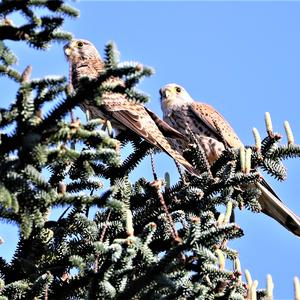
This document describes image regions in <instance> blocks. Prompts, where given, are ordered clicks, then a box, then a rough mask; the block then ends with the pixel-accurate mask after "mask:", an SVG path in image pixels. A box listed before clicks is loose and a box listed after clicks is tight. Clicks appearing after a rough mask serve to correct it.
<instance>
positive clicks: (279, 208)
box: [257, 180, 300, 237]
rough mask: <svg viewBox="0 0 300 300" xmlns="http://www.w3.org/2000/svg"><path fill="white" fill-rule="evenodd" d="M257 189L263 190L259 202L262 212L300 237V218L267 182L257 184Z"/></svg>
mask: <svg viewBox="0 0 300 300" xmlns="http://www.w3.org/2000/svg"><path fill="white" fill-rule="evenodd" d="M257 187H258V188H259V189H260V190H261V196H260V197H259V199H258V201H259V203H260V205H261V207H262V212H263V213H265V214H266V215H268V216H270V217H271V218H273V219H275V220H276V221H277V222H279V223H280V224H281V225H282V226H284V227H285V228H286V229H287V230H289V231H291V232H292V233H294V234H295V235H297V236H299V237H300V218H299V217H298V216H297V215H296V214H295V213H294V212H292V211H291V210H290V209H289V208H288V207H287V206H286V205H285V204H284V203H283V202H282V201H281V200H280V199H279V197H276V196H275V195H276V194H275V192H274V191H273V190H272V188H271V187H270V186H269V185H268V183H267V182H266V181H265V180H263V181H262V182H261V183H257Z"/></svg>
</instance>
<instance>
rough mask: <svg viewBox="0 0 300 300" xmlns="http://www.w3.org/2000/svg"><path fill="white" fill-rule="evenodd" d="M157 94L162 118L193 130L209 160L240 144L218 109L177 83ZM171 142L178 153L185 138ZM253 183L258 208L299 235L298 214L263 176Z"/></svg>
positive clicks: (183, 129) (187, 132) (184, 130)
mask: <svg viewBox="0 0 300 300" xmlns="http://www.w3.org/2000/svg"><path fill="white" fill-rule="evenodd" d="M160 95H161V107H162V110H163V114H164V117H163V119H164V121H166V123H168V124H169V125H170V126H172V127H173V128H175V129H176V130H178V131H179V132H180V133H182V134H185V135H186V136H190V134H191V132H193V134H194V136H195V137H196V139H197V140H198V142H199V143H200V145H201V146H202V147H203V149H204V151H205V153H206V155H207V159H208V161H209V163H210V164H212V163H213V162H214V161H215V160H216V159H217V158H218V157H219V156H220V154H221V153H222V151H223V150H224V149H225V146H226V147H229V148H239V147H241V146H242V142H241V141H240V140H239V138H238V136H237V135H236V133H235V132H234V130H233V129H232V127H231V126H230V125H229V123H228V122H227V121H226V120H225V119H224V117H223V116H222V115H221V114H220V113H218V112H217V111H216V110H215V109H214V108H213V107H212V106H210V105H208V104H204V103H200V102H196V101H194V100H193V99H192V97H191V96H190V95H189V94H188V92H187V91H186V90H185V89H184V88H183V87H181V86H180V85H178V84H175V83H172V84H168V85H166V86H164V87H163V88H161V89H160ZM170 141H172V140H170ZM173 143H174V145H173V146H174V147H176V149H177V150H178V152H180V153H182V152H183V151H184V149H186V148H187V147H188V142H186V141H184V140H173ZM224 143H225V144H226V145H224ZM257 187H258V188H259V189H260V190H261V192H262V194H261V196H260V198H259V203H260V205H261V207H262V212H264V213H265V214H267V215H269V216H270V217H272V218H273V219H275V220H277V221H278V222H279V223H280V224H282V225H283V226H284V227H285V228H287V229H288V230H290V231H291V232H293V233H294V234H295V235H298V236H300V218H299V217H298V216H297V215H296V214H295V213H294V212H292V211H291V210H290V209H289V208H288V207H286V206H285V205H284V203H283V202H282V201H281V200H280V199H279V197H278V196H277V195H276V193H275V192H274V191H273V189H272V188H271V187H270V186H269V185H268V183H267V182H266V181H265V180H264V179H263V180H262V181H261V182H260V183H257Z"/></svg>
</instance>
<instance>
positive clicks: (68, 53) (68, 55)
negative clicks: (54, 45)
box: [64, 44, 72, 58]
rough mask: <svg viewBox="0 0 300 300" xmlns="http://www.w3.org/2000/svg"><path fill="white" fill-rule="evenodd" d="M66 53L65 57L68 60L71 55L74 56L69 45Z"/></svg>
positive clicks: (65, 49)
mask: <svg viewBox="0 0 300 300" xmlns="http://www.w3.org/2000/svg"><path fill="white" fill-rule="evenodd" d="M64 53H65V56H66V57H67V58H69V57H70V56H71V54H72V48H71V47H70V45H69V44H67V45H65V46H64Z"/></svg>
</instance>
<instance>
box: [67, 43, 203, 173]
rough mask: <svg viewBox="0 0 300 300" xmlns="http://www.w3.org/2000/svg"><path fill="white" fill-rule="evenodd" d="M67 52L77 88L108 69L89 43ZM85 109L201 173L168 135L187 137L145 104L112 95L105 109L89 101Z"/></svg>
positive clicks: (108, 95) (106, 99)
mask: <svg viewBox="0 0 300 300" xmlns="http://www.w3.org/2000/svg"><path fill="white" fill-rule="evenodd" d="M64 52H65V55H66V57H67V59H68V61H69V63H70V70H71V74H70V76H71V79H72V85H73V87H74V89H77V88H78V84H79V80H80V78H82V77H88V78H91V79H95V78H97V77H98V76H99V74H100V73H101V72H103V70H104V63H103V61H102V59H101V57H100V55H99V53H98V51H97V49H96V48H95V46H94V45H93V44H92V43H91V42H89V41H87V40H82V39H74V40H72V41H71V42H69V43H68V44H67V45H65V46H64ZM115 80H119V79H115V78H111V79H109V80H108V81H109V82H114V81H115ZM121 84H123V82H121ZM81 108H82V110H83V111H89V113H90V117H91V118H102V119H108V120H110V122H111V123H112V125H113V127H114V128H115V129H117V130H127V129H130V130H131V131H133V132H135V133H136V134H138V135H139V136H140V137H142V138H144V139H145V140H146V141H148V142H149V143H150V144H152V145H154V146H156V147H158V148H159V149H161V150H163V151H164V152H166V153H167V154H168V155H170V156H171V157H172V158H174V159H175V160H176V161H177V162H178V163H179V164H181V165H182V166H183V167H184V168H185V169H186V170H187V171H189V172H190V173H192V174H194V175H197V174H198V172H197V171H196V170H195V169H194V168H193V166H192V165H191V164H190V163H189V162H187V161H186V160H185V159H184V158H183V157H182V156H181V155H180V154H179V153H178V152H177V151H176V150H174V149H173V148H172V147H171V145H170V144H169V142H168V140H167V139H166V138H165V136H164V135H166V136H169V137H176V138H178V139H179V140H180V139H185V137H184V136H183V135H181V134H180V133H179V132H177V131H176V130H175V129H173V128H171V127H170V126H169V125H167V124H166V123H165V122H164V121H162V120H160V119H159V117H158V116H156V115H155V114H154V113H153V112H151V111H150V110H148V109H146V108H145V107H144V106H143V105H140V104H137V103H134V102H131V101H128V100H127V99H126V96H125V95H124V94H120V93H112V92H108V93H106V94H104V95H103V97H102V105H101V109H99V107H97V106H95V105H93V104H92V103H89V102H88V101H87V100H84V101H83V102H82V104H81Z"/></svg>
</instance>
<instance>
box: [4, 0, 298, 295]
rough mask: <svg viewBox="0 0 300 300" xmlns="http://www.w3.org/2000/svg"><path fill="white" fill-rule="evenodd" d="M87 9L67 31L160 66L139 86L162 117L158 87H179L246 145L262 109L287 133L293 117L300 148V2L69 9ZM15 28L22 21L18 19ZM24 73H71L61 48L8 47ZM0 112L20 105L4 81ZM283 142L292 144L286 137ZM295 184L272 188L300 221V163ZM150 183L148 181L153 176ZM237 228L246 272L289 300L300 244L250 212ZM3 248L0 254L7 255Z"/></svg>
mask: <svg viewBox="0 0 300 300" xmlns="http://www.w3.org/2000/svg"><path fill="white" fill-rule="evenodd" d="M71 3H72V4H73V5H74V6H75V7H77V8H78V9H80V11H81V17H80V19H78V20H69V21H67V23H66V26H65V27H64V29H65V30H68V31H71V32H73V34H74V35H75V37H77V38H85V39H89V40H91V41H92V42H93V43H94V44H95V45H96V47H97V48H98V49H99V51H100V53H101V54H103V46H104V44H105V43H106V42H107V41H109V40H114V41H115V42H116V43H117V45H118V48H119V50H120V52H121V59H122V60H123V61H124V60H133V61H135V60H137V61H140V62H142V63H144V64H146V65H150V66H153V67H154V68H155V70H156V74H155V75H154V76H152V77H151V78H149V79H146V80H144V81H143V83H142V84H140V86H139V88H140V89H142V90H143V91H145V92H147V93H148V94H150V95H151V102H150V103H149V104H148V106H149V107H150V108H151V109H152V110H153V111H155V112H157V113H158V114H159V115H161V110H160V106H159V100H158V99H159V96H158V90H159V88H160V87H161V86H162V85H164V84H166V83H170V82H176V83H179V84H181V85H183V86H185V88H186V89H187V90H188V91H189V92H190V94H191V95H192V96H193V97H194V98H195V99H197V100H199V101H203V102H207V103H210V104H211V105H213V106H215V107H216V108H217V109H218V110H219V111H220V112H221V113H222V114H223V115H224V116H225V117H226V118H227V120H229V121H230V123H231V124H232V126H233V127H234V128H235V130H236V132H237V133H238V134H239V136H240V138H241V139H242V140H243V141H244V143H245V144H252V143H253V138H252V132H251V130H252V127H257V128H258V129H259V131H260V132H261V134H262V135H263V136H264V135H265V133H264V132H265V128H264V112H265V111H269V112H270V113H271V116H272V119H273V124H274V128H275V130H276V131H279V132H282V133H284V130H283V121H284V120H289V121H290V124H291V126H292V129H293V132H294V135H295V138H296V142H298V143H300V122H299V114H300V105H299V103H300V35H299V33H300V21H299V20H300V2H298V3H297V2H271V1H270V2H268V1H266V2H259V1H253V2H242V1H240V2H225V1H221V2H200V1H199V2H196V1H193V2H187V1H185V2H183V1H182V2H175V1H174V2H170V1H168V2H158V1H153V2H137V1H136V2H126V1H122V2H101V1H82V2H71ZM16 22H17V20H16ZM9 45H12V46H13V47H14V49H15V52H16V53H17V54H18V56H19V58H20V61H19V65H18V68H19V69H20V70H21V69H23V68H24V67H25V66H26V65H27V64H32V65H33V77H42V76H45V75H48V74H56V75H59V74H63V75H65V76H67V75H68V66H67V63H66V61H65V59H64V56H63V52H62V45H59V44H55V45H53V46H52V47H51V48H50V49H49V50H48V51H47V52H37V51H35V50H34V49H29V48H28V47H27V46H25V44H22V43H19V44H18V45H17V44H16V43H13V42H10V43H9ZM4 86H5V90H4V92H3V93H2V99H1V102H2V103H1V105H3V106H4V105H5V106H6V105H8V103H9V101H11V99H14V91H13V90H11V89H10V87H13V85H10V84H7V80H6V79H5V78H4V79H3V78H1V79H0V89H1V91H3V88H4ZM284 141H286V139H285V138H284ZM156 164H157V166H158V173H159V175H160V176H163V174H164V171H165V170H168V169H171V170H172V178H174V179H175V178H176V176H177V175H176V169H175V167H174V164H173V162H172V160H171V159H169V158H168V157H167V156H166V155H164V154H160V155H158V156H157V158H156ZM286 165H287V167H288V170H289V172H288V179H287V181H286V182H284V183H278V182H276V181H274V180H272V179H270V183H271V185H272V186H273V187H274V189H275V190H276V191H277V192H278V194H279V195H280V196H281V197H282V199H283V201H284V202H285V203H287V204H288V206H289V207H290V208H292V209H293V210H294V211H295V212H297V213H298V214H299V215H300V196H299V190H298V187H299V183H300V181H299V180H300V179H299V170H300V159H299V160H290V161H288V162H287V163H286ZM145 172H147V173H148V174H150V165H149V160H147V159H146V160H145V161H144V162H143V164H142V165H141V166H140V167H139V168H138V169H137V170H136V172H135V178H138V177H139V176H142V175H144V173H145ZM149 178H150V175H149ZM236 221H237V223H238V224H239V225H240V226H241V227H242V228H243V229H244V231H245V236H244V237H243V238H242V239H239V240H237V241H235V242H234V243H231V247H233V248H236V249H237V250H239V251H240V259H241V263H242V268H243V269H249V270H250V271H251V274H252V276H253V277H254V279H257V280H259V287H260V288H264V287H265V277H266V275H267V274H268V273H270V274H272V276H273V279H274V282H275V299H291V298H292V295H293V285H292V280H293V276H294V275H298V276H300V239H299V238H297V237H294V236H293V235H292V234H291V233H290V232H288V231H286V230H285V229H284V228H283V227H281V226H280V225H279V224H277V223H276V222H274V221H273V220H272V219H270V218H268V217H266V216H264V215H263V214H259V215H257V214H253V213H249V212H246V211H242V212H241V213H238V214H237V220H236ZM16 232H17V230H16V229H15V228H11V226H8V225H6V226H3V227H2V229H1V233H0V234H1V236H2V237H3V238H4V240H5V244H4V245H2V246H1V247H0V254H1V255H4V256H6V257H7V256H8V257H9V256H11V254H10V253H11V252H12V247H13V245H15V237H14V236H13V234H15V233H16ZM1 251H2V252H1Z"/></svg>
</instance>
